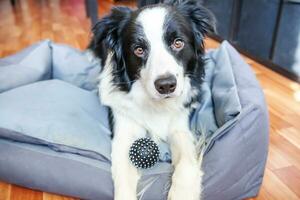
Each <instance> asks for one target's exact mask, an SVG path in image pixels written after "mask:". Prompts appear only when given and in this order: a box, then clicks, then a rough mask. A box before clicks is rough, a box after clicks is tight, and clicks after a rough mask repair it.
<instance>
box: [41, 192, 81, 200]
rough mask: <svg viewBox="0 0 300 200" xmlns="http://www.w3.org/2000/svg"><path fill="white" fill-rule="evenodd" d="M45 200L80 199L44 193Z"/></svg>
mask: <svg viewBox="0 0 300 200" xmlns="http://www.w3.org/2000/svg"><path fill="white" fill-rule="evenodd" d="M43 200H79V199H76V198H72V197H65V196H60V195H55V194H50V193H47V192H44V193H43Z"/></svg>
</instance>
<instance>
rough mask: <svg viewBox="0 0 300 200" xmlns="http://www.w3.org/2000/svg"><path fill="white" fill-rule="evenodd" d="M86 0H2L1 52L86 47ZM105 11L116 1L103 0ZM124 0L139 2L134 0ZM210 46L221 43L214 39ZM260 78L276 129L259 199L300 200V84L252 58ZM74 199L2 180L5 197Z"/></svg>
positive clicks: (14, 199) (15, 199)
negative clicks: (45, 43)
mask: <svg viewBox="0 0 300 200" xmlns="http://www.w3.org/2000/svg"><path fill="white" fill-rule="evenodd" d="M83 3H84V0H28V1H26V0H17V5H16V7H15V8H13V7H12V6H11V5H10V1H9V0H0V57H4V56H7V55H10V54H12V53H15V52H17V51H19V50H20V49H22V48H24V47H26V46H28V45H30V44H32V43H34V42H37V41H39V40H41V39H45V38H50V39H52V40H53V41H56V42H62V43H67V44H70V45H72V46H74V47H77V48H80V49H84V48H85V47H86V45H87V42H88V40H89V37H90V22H89V20H88V19H87V18H86V15H85V9H84V4H83ZM99 3H100V6H99V9H98V10H99V12H100V13H101V14H100V15H103V14H104V13H106V12H108V10H109V9H110V7H111V6H112V3H111V1H110V0H99ZM121 3H122V4H123V3H124V4H126V5H129V6H134V3H133V2H131V1H121ZM206 44H207V46H208V47H211V48H215V47H217V46H218V45H219V44H218V43H217V42H215V41H213V40H210V39H208V40H207V42H206ZM245 59H246V61H247V62H248V63H249V64H250V65H251V66H252V68H253V70H254V72H255V73H256V76H257V78H258V79H259V81H260V83H261V85H262V87H263V90H264V93H265V95H266V99H267V102H268V107H269V112H270V121H271V132H270V151H269V158H268V162H267V168H266V172H265V177H264V182H263V186H262V189H261V191H260V193H259V196H258V197H257V198H255V199H256V200H297V199H298V200H300V85H299V84H298V83H295V82H293V81H290V80H288V79H286V78H284V77H282V76H280V75H278V74H276V73H274V72H272V71H270V70H269V69H267V68H265V67H264V66H262V65H260V64H258V63H256V62H254V61H252V60H251V59H248V58H246V57H245ZM42 199H44V200H62V199H64V200H71V199H73V198H67V197H62V196H56V195H53V194H48V193H43V192H40V191H33V190H29V189H25V188H23V187H18V186H15V185H10V184H7V183H4V182H0V200H42Z"/></svg>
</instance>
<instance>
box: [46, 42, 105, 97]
mask: <svg viewBox="0 0 300 200" xmlns="http://www.w3.org/2000/svg"><path fill="white" fill-rule="evenodd" d="M52 52H53V55H52V56H53V73H52V76H53V78H54V79H60V80H63V81H65V82H68V83H71V84H73V85H76V86H78V87H81V88H83V89H86V90H91V91H94V92H97V85H98V80H97V78H98V75H99V72H100V64H99V63H100V61H99V60H97V59H96V58H95V57H93V56H92V55H91V53H90V52H89V51H85V52H81V51H79V50H77V49H74V48H72V47H69V46H67V45H61V44H55V45H52Z"/></svg>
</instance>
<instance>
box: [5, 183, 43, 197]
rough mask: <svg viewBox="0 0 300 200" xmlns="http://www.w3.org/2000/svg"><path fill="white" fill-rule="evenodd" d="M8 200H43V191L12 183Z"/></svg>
mask: <svg viewBox="0 0 300 200" xmlns="http://www.w3.org/2000/svg"><path fill="white" fill-rule="evenodd" d="M10 200H43V193H42V192H40V191H36V190H30V189H27V188H23V187H19V186H16V185H12V186H11V195H10Z"/></svg>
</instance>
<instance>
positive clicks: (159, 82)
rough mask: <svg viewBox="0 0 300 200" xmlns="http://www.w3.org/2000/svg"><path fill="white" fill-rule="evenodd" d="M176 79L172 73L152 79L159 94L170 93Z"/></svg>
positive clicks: (173, 89)
mask: <svg viewBox="0 0 300 200" xmlns="http://www.w3.org/2000/svg"><path fill="white" fill-rule="evenodd" d="M176 84H177V80H176V77H175V76H173V75H168V76H163V77H160V78H158V79H156V80H155V81H154V85H155V88H156V90H157V91H158V92H159V93H160V94H170V93H173V92H174V91H175V89H176Z"/></svg>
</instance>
